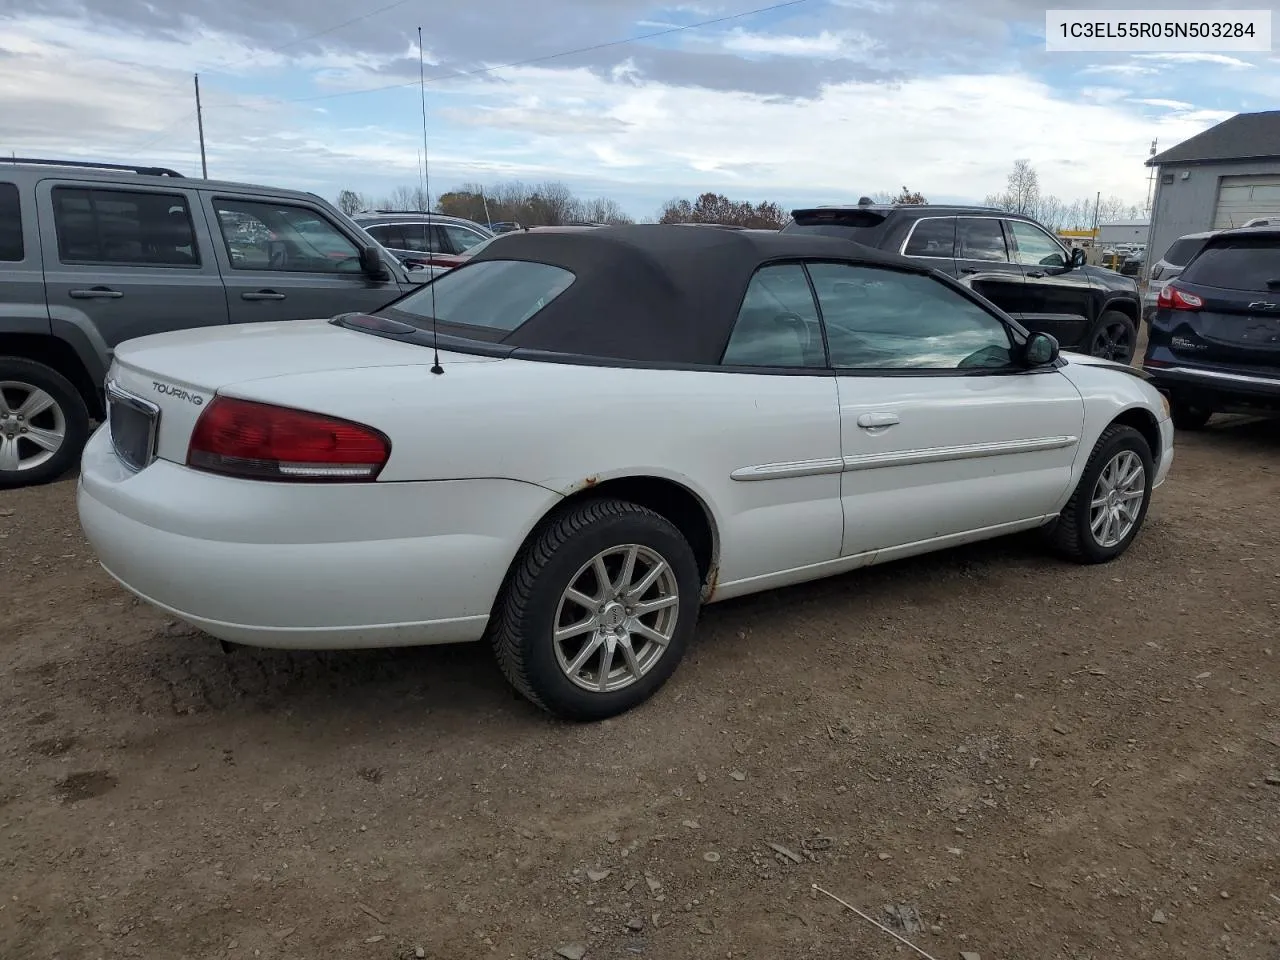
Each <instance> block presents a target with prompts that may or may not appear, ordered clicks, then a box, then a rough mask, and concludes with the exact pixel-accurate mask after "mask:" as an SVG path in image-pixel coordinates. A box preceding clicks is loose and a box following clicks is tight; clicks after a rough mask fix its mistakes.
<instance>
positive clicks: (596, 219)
mask: <svg viewBox="0 0 1280 960" xmlns="http://www.w3.org/2000/svg"><path fill="white" fill-rule="evenodd" d="M579 213H580V214H581V217H582V219H583V220H587V221H589V222H591V223H608V224H611V225H612V224H623V223H634V222H635V221H634V220H632V219H631V217H629V216H627V214H626V212H625V211H624V210H623V209H622V207H621V206H620V205H619V204H618V202H617V201H616V200H612V199H610V198H609V197H596V198H595V199H593V200H584V201H583V202H582V203H581V205H580V208H579Z"/></svg>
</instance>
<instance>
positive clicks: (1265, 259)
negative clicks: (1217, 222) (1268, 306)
mask: <svg viewBox="0 0 1280 960" xmlns="http://www.w3.org/2000/svg"><path fill="white" fill-rule="evenodd" d="M1182 278H1183V279H1184V280H1186V281H1187V282H1188V283H1202V284H1204V285H1205V286H1209V287H1223V288H1225V289H1228V290H1251V291H1256V292H1259V293H1261V292H1265V291H1272V290H1276V289H1280V236H1272V237H1248V238H1241V239H1232V240H1227V241H1224V242H1220V243H1215V244H1214V245H1213V246H1211V247H1208V248H1207V249H1205V250H1204V251H1203V252H1202V253H1201V254H1200V256H1198V257H1196V259H1195V262H1194V263H1192V264H1191V265H1190V266H1188V267H1187V269H1186V270H1184V271H1183V273H1182Z"/></svg>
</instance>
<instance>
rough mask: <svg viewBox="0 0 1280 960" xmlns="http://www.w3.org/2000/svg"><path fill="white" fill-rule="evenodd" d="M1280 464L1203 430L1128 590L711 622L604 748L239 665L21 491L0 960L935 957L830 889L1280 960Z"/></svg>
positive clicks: (12, 524) (558, 727)
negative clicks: (122, 584)
mask: <svg viewBox="0 0 1280 960" xmlns="http://www.w3.org/2000/svg"><path fill="white" fill-rule="evenodd" d="M1277 452H1280V427H1278V426H1276V425H1271V424H1259V423H1256V422H1248V421H1242V420H1236V421H1223V422H1222V423H1220V424H1217V425H1216V426H1215V427H1213V428H1211V429H1210V430H1209V431H1207V432H1206V433H1204V434H1200V435H1191V434H1184V435H1180V436H1179V450H1178V458H1177V460H1176V461H1175V465H1174V472H1173V475H1172V477H1171V479H1170V481H1169V483H1168V484H1166V486H1165V487H1164V488H1163V489H1162V490H1160V491H1159V492H1158V493H1157V496H1156V498H1155V501H1154V504H1153V507H1152V509H1151V513H1150V515H1149V518H1148V521H1147V526H1146V529H1145V531H1144V532H1143V534H1142V535H1141V536H1140V538H1139V540H1138V541H1137V543H1136V544H1135V546H1134V547H1133V549H1131V550H1130V551H1129V553H1128V554H1127V555H1126V556H1125V557H1123V558H1122V559H1121V560H1119V561H1117V562H1116V563H1114V564H1112V565H1109V566H1106V567H1093V568H1081V567H1075V566H1071V565H1066V564H1063V563H1061V562H1059V561H1057V560H1054V559H1051V558H1048V557H1046V556H1045V555H1044V554H1043V553H1042V552H1041V550H1040V549H1039V547H1038V545H1037V544H1036V542H1035V541H1034V540H1033V539H1030V538H1018V539H1010V540H1003V541H997V542H993V543H989V544H984V545H979V546H976V547H971V548H965V549H961V550H956V551H950V552H947V553H944V554H939V555H935V556H933V557H928V558H923V559H918V560H911V561H905V562H901V563H897V564H893V565H891V566H886V567H882V568H876V569H872V570H869V571H862V572H858V573H855V574H851V575H849V576H844V577H840V578H837V579H833V580H828V581H824V582H821V583H815V584H810V585H807V586H803V587H798V588H793V589H789V590H785V591H779V592H774V593H769V594H765V595H761V596H757V597H753V598H748V599H745V600H741V601H734V602H729V603H725V604H721V605H717V606H715V607H712V608H709V609H708V610H707V611H706V613H705V615H704V621H703V624H702V626H701V628H700V630H699V635H698V639H697V641H696V642H695V645H694V647H693V649H692V650H691V653H690V656H689V658H688V659H687V660H686V662H685V663H684V665H683V666H682V667H681V669H680V670H679V671H678V672H677V674H676V676H675V678H674V679H673V681H672V682H671V683H670V684H669V685H668V686H667V688H666V689H665V690H664V691H662V692H661V693H660V694H659V695H658V696H657V697H656V698H655V700H653V701H652V702H651V703H650V704H648V705H646V706H645V707H644V708H642V709H640V710H638V711H635V712H634V713H632V714H629V715H627V716H625V717H621V718H618V719H615V720H613V721H609V722H606V723H602V724H598V725H592V726H566V725H562V724H559V723H556V722H553V721H550V720H548V719H546V718H545V717H543V716H542V715H541V714H539V713H538V712H536V711H535V710H533V709H532V708H530V707H528V706H527V705H525V704H524V702H523V701H520V700H518V699H516V698H515V697H514V696H513V695H512V694H511V693H510V692H509V690H508V689H507V687H506V686H505V684H504V682H503V681H502V679H501V678H500V675H499V673H498V671H497V669H496V667H495V666H494V665H493V664H492V663H491V661H490V658H489V655H488V652H487V651H486V650H485V649H482V648H480V647H478V646H475V647H459V648H436V649H425V650H409V651H383V652H376V653H353V654H330V655H317V654H299V653H275V652H254V651H241V652H237V653H235V654H233V655H230V656H226V655H224V654H223V653H222V652H221V651H220V649H219V648H218V646H217V644H216V643H215V642H213V641H211V640H210V639H208V638H207V637H204V636H201V635H199V634H194V633H191V632H189V631H187V630H186V629H184V628H181V627H179V626H177V625H176V624H173V623H169V622H167V621H166V620H165V619H164V617H163V616H161V615H159V614H157V613H155V612H153V611H151V610H150V609H148V608H146V607H143V606H140V605H138V604H137V603H136V602H134V601H133V600H131V599H130V597H129V596H128V595H126V594H125V593H124V591H122V590H121V589H119V588H118V587H116V586H115V585H114V584H113V583H112V582H111V581H110V580H109V579H108V577H107V576H106V575H105V574H104V573H102V572H101V570H100V569H99V568H98V567H97V565H96V564H95V563H94V562H93V560H92V557H91V555H90V552H89V550H88V548H87V546H86V544H85V542H84V541H83V540H82V539H81V536H80V533H79V529H78V526H77V523H76V519H75V511H74V503H73V499H74V483H73V482H71V481H64V482H62V483H59V484H56V485H52V486H48V487H44V488H40V489H32V490H22V491H11V492H6V493H2V494H0V583H2V584H3V585H4V590H3V593H2V594H0V867H2V868H3V871H4V874H5V881H6V882H5V883H4V884H3V885H0V956H2V957H4V958H6V960H18V958H27V957H32V958H35V957H39V958H46V957H58V958H82V957H83V958H98V957H146V958H156V960H160V958H164V960H170V958H174V957H193V958H221V957H236V958H241V957H243V958H258V957H261V958H295V957H296V958H302V957H308V958H309V957H316V956H323V957H341V958H346V957H352V958H369V960H393V958H401V957H415V956H425V957H434V958H473V957H495V958H504V957H511V958H554V957H556V956H558V955H559V956H564V957H568V958H573V957H579V956H583V955H584V951H585V958H586V960H618V958H627V957H637V956H640V957H652V958H663V960H666V958H672V960H678V958H685V957H689V958H694V957H696V958H712V957H726V958H733V957H747V958H755V957H760V958H771V957H783V956H813V957H823V958H829V957H857V958H869V960H878V958H890V957H893V958H897V957H906V956H911V955H913V954H911V953H910V952H909V951H908V949H907V948H906V947H905V946H902V945H901V944H900V943H899V942H898V941H895V940H894V939H893V938H892V937H890V936H889V935H888V934H886V933H884V932H882V931H880V930H877V929H876V928H875V927H874V926H872V925H871V924H870V923H868V922H867V921H866V920H864V919H862V918H860V917H858V916H857V915H855V914H854V913H852V912H851V911H850V910H848V909H846V908H845V907H843V906H841V905H840V904H839V903H836V902H835V901H833V900H831V899H829V898H827V897H826V896H824V895H822V894H820V893H817V892H815V891H814V889H813V884H819V885H821V887H822V888H823V889H825V890H828V891H830V892H832V893H834V894H836V895H837V896H839V897H841V898H842V899H844V900H846V901H847V902H848V903H849V904H851V905H852V906H853V907H856V908H858V909H859V910H861V911H863V912H865V913H867V914H868V915H869V916H871V917H874V918H875V919H876V920H878V921H879V922H881V923H884V924H886V925H887V926H890V927H891V928H893V929H895V930H897V931H898V932H900V933H902V934H903V935H904V936H906V937H907V938H908V939H909V940H911V941H912V942H913V943H915V944H917V945H918V946H919V947H920V949H922V950H923V951H925V952H926V954H927V955H929V956H932V957H934V958H937V960H944V958H945V960H955V958H957V957H960V956H961V955H962V952H964V953H972V954H977V955H978V956H980V957H981V958H982V960H1000V958H1032V957H1035V958H1037V960H1039V958H1046V960H1047V958H1054V960H1056V958H1062V960H1086V958H1103V957H1106V958H1125V960H1140V958H1152V960H1156V958H1159V960H1165V958H1169V957H1194V958H1206V957H1215V956H1231V957H1240V958H1261V960H1276V958H1277V957H1280V836H1278V834H1280V782H1277V781H1280V777H1277V771H1280V669H1278V666H1280V662H1278V659H1277V657H1278V656H1280V651H1278V650H1277V649H1276V647H1277V646H1280V639H1278V638H1277V637H1276V630H1275V624H1276V607H1277V603H1278V602H1280V560H1278V559H1277V558H1278V556H1280V554H1278V552H1277V546H1278V540H1280V520H1278V519H1277V515H1276V508H1275V505H1276V504H1277V502H1280V482H1278V481H1280V477H1278V475H1277V469H1276V467H1275V464H1276V462H1277ZM327 588H330V585H326V584H317V589H327ZM886 908H892V911H890V910H887V909H886ZM917 927H918V929H917ZM558 949H561V950H562V953H560V954H557V953H556V951H557V950H558Z"/></svg>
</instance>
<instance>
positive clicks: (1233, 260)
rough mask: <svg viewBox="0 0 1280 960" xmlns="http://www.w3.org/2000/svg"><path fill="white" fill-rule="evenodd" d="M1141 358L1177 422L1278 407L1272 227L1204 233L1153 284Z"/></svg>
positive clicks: (1278, 300) (1194, 424)
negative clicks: (1192, 250) (1162, 280)
mask: <svg viewBox="0 0 1280 960" xmlns="http://www.w3.org/2000/svg"><path fill="white" fill-rule="evenodd" d="M1142 365H1143V367H1144V369H1146V371H1147V372H1148V373H1149V374H1151V376H1152V377H1153V378H1154V380H1155V385H1156V386H1157V387H1159V388H1160V390H1162V391H1163V392H1164V393H1165V394H1167V395H1168V397H1169V405H1170V407H1171V408H1172V412H1173V422H1174V426H1176V427H1178V428H1179V429H1182V430H1195V429H1198V428H1200V427H1203V426H1204V425H1205V424H1206V423H1207V422H1208V420H1209V417H1211V416H1212V415H1213V414H1214V413H1263V414H1270V415H1277V414H1280V227H1246V228H1241V229H1238V230H1223V231H1221V232H1220V233H1216V234H1214V235H1213V236H1212V237H1210V238H1209V239H1208V240H1207V241H1205V245H1204V247H1203V249H1201V251H1200V252H1199V253H1198V254H1196V256H1195V257H1194V258H1193V259H1192V260H1191V262H1190V263H1188V264H1187V266H1186V267H1185V268H1184V269H1183V271H1182V273H1181V274H1179V276H1178V277H1177V279H1175V280H1171V281H1170V282H1169V283H1167V284H1165V286H1164V288H1163V289H1162V290H1161V291H1160V298H1159V300H1157V301H1156V312H1155V316H1153V317H1152V318H1151V330H1150V340H1149V342H1148V343H1147V352H1146V355H1145V357H1144V358H1143V361H1142Z"/></svg>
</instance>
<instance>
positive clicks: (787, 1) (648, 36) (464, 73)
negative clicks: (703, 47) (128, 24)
mask: <svg viewBox="0 0 1280 960" xmlns="http://www.w3.org/2000/svg"><path fill="white" fill-rule="evenodd" d="M809 2H811V0H784V2H782V3H771V4H769V6H767V7H757V8H756V9H754V10H744V11H743V12H742V13H734V14H729V15H727V16H723V17H715V18H713V19H711V20H701V21H699V22H698V23H686V24H684V25H683V26H678V27H668V28H667V29H665V30H657V31H655V32H653V33H645V34H641V35H640V36H636V37H625V38H623V39H621V40H608V41H606V42H604V43H593V44H591V45H590V46H586V47H575V48H574V49H572V50H562V51H560V52H559V53H548V54H545V55H543V56H540V57H529V58H528V59H525V60H513V61H512V62H510V63H499V64H494V65H493V66H490V67H478V68H476V69H475V70H454V71H451V72H450V73H443V74H440V75H438V76H434V77H426V78H425V79H424V80H423V81H422V82H423V83H437V82H438V81H440V80H450V79H452V78H454V77H474V76H480V75H482V74H486V73H493V72H494V71H495V70H509V69H511V68H512V67H525V66H529V65H530V64H534V63H545V62H546V61H548V60H558V59H560V58H561V57H572V56H574V55H576V54H579V53H591V52H593V51H596V50H605V49H608V48H609V47H620V46H624V45H626V44H629V43H639V42H640V41H642V40H654V39H656V38H658V37H667V36H671V35H672V34H675V33H683V32H685V31H686V30H697V29H699V28H701V27H711V26H715V25H717V24H721V23H729V22H731V21H733V20H741V19H743V18H744V17H753V16H755V15H756V14H760V13H771V12H773V11H774V10H782V9H785V8H787V7H798V6H800V5H801V4H805V3H809ZM416 86H418V81H416V80H410V81H409V82H407V83H389V84H385V85H383V86H380V87H366V88H364V89H361V90H341V91H338V92H336V93H322V94H316V95H314V96H310V97H292V98H290V99H287V100H276V102H277V103H312V102H314V101H317V100H333V99H336V98H338V97H354V96H358V95H360V94H365V93H381V92H382V91H384V90H401V89H404V88H406V87H416ZM215 106H217V107H218V108H223V107H232V106H239V104H237V103H223V104H216V105H215Z"/></svg>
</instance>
